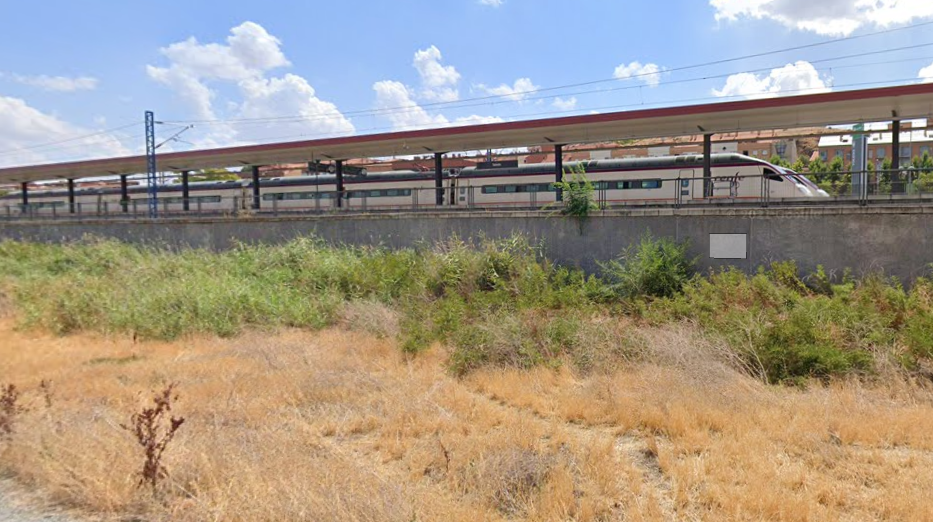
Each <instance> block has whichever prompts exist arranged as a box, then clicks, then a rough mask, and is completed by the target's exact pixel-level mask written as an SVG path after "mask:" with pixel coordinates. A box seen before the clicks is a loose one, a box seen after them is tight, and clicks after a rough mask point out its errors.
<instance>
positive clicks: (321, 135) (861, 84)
mask: <svg viewBox="0 0 933 522" xmlns="http://www.w3.org/2000/svg"><path fill="white" fill-rule="evenodd" d="M913 80H916V78H899V79H892V80H878V81H872V82H857V83H847V84H839V85H837V86H836V87H867V86H872V85H888V84H892V83H894V84H898V83H904V82H907V81H913ZM814 90H822V88H820V87H807V88H803V89H792V90H787V91H781V94H786V93H805V92H810V91H814ZM742 98H747V96H745V95H741V94H736V95H729V96H707V97H701V98H679V99H668V100H663V101H657V102H652V103H650V104H642V103H630V104H622V105H608V106H601V107H584V108H579V109H572V110H567V111H545V112H536V113H525V114H513V115H509V116H506V117H508V118H515V119H520V118H526V117H533V116H545V115H555V114H573V113H581V112H592V111H606V110H617V109H626V108H632V107H646V106H647V108H651V107H654V106H665V107H668V106H670V107H674V106H677V105H678V104H682V103H694V102H703V101H712V100H730V99H742ZM457 126H458V125H456V124H452V125H448V127H457ZM424 128H425V126H422V125H409V126H404V127H395V126H393V127H370V128H367V129H361V130H360V132H358V133H356V134H355V135H360V134H362V133H366V132H379V131H386V130H398V131H405V130H417V129H424ZM342 136H348V135H347V134H341V133H317V134H307V133H303V134H292V135H288V136H276V137H271V138H261V139H255V140H246V141H249V142H250V143H252V144H258V143H266V142H278V141H283V140H291V139H298V138H301V139H324V138H334V137H342Z"/></svg>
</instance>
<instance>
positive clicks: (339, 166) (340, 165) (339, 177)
mask: <svg viewBox="0 0 933 522" xmlns="http://www.w3.org/2000/svg"><path fill="white" fill-rule="evenodd" d="M336 165H337V208H340V207H342V206H343V160H337V161H336Z"/></svg>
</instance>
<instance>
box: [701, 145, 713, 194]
mask: <svg viewBox="0 0 933 522" xmlns="http://www.w3.org/2000/svg"><path fill="white" fill-rule="evenodd" d="M712 179H713V135H712V134H704V135H703V197H704V198H708V197H710V196H712V195H713V194H712V190H711V189H712Z"/></svg>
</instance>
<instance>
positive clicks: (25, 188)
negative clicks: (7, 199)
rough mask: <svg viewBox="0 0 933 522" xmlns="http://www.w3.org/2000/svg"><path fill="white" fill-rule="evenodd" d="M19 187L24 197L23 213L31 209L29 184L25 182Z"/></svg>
mask: <svg viewBox="0 0 933 522" xmlns="http://www.w3.org/2000/svg"><path fill="white" fill-rule="evenodd" d="M19 186H20V190H21V193H22V197H23V212H26V209H27V208H28V207H29V183H26V182H25V181H24V182H22V183H20V185H19Z"/></svg>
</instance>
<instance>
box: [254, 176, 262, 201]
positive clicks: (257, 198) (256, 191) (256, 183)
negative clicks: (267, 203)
mask: <svg viewBox="0 0 933 522" xmlns="http://www.w3.org/2000/svg"><path fill="white" fill-rule="evenodd" d="M261 204H262V199H260V192H259V166H254V167H253V210H259V207H260V206H261Z"/></svg>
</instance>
